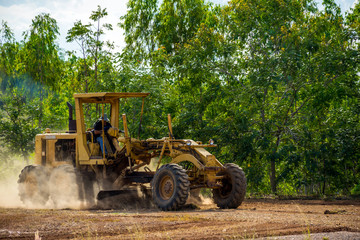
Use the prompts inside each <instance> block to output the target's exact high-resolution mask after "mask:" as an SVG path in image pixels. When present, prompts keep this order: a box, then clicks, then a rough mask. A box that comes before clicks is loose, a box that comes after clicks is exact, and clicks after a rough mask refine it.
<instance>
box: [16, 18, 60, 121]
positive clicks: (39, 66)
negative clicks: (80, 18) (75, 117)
mask: <svg viewBox="0 0 360 240" xmlns="http://www.w3.org/2000/svg"><path fill="white" fill-rule="evenodd" d="M58 35H59V28H58V26H57V22H56V20H55V19H53V18H51V17H50V15H49V14H46V13H42V14H40V15H38V16H36V17H35V19H33V20H32V25H31V26H30V31H28V32H26V33H25V34H24V38H25V45H24V49H23V51H24V52H23V58H24V59H23V61H24V64H25V69H26V73H27V74H28V75H29V76H30V77H31V78H32V80H33V81H34V82H35V83H36V84H37V86H38V89H39V96H40V116H39V127H40V126H41V121H42V116H43V114H42V108H43V107H42V105H43V102H42V100H43V97H44V93H45V86H48V87H50V88H51V89H53V90H55V89H56V88H57V87H58V84H59V82H60V79H61V70H62V61H61V59H60V57H59V54H58V46H57V45H56V42H55V41H56V39H57V36H58Z"/></svg>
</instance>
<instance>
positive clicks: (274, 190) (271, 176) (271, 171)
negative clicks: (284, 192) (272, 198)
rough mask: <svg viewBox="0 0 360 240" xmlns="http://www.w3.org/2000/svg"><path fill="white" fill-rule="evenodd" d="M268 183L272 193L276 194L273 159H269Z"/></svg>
mask: <svg viewBox="0 0 360 240" xmlns="http://www.w3.org/2000/svg"><path fill="white" fill-rule="evenodd" d="M270 185H271V191H272V193H274V194H276V191H277V190H276V169H275V159H272V160H271V163H270Z"/></svg>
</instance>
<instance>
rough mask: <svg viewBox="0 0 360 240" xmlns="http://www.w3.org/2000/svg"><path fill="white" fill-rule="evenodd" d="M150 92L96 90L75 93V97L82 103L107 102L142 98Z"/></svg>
mask: <svg viewBox="0 0 360 240" xmlns="http://www.w3.org/2000/svg"><path fill="white" fill-rule="evenodd" d="M149 94H150V93H129V92H125V93H114V92H113V93H111V92H98V93H75V94H74V98H75V99H81V101H82V102H84V103H109V102H113V101H114V100H118V99H120V98H140V97H142V98H144V97H147V96H148V95H149Z"/></svg>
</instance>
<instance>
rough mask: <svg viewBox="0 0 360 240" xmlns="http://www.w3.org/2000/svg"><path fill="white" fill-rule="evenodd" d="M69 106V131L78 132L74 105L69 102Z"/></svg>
mask: <svg viewBox="0 0 360 240" xmlns="http://www.w3.org/2000/svg"><path fill="white" fill-rule="evenodd" d="M67 105H68V108H69V133H76V120H74V119H73V106H72V105H71V103H69V102H67Z"/></svg>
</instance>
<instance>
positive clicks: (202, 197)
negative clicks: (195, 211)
mask: <svg viewBox="0 0 360 240" xmlns="http://www.w3.org/2000/svg"><path fill="white" fill-rule="evenodd" d="M204 191H206V193H204ZM204 191H202V189H201V188H197V189H193V190H191V191H190V196H189V198H188V200H187V201H186V203H187V204H194V205H201V206H204V205H212V204H214V201H213V199H212V198H211V194H210V192H209V191H210V190H209V189H205V190H204Z"/></svg>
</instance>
